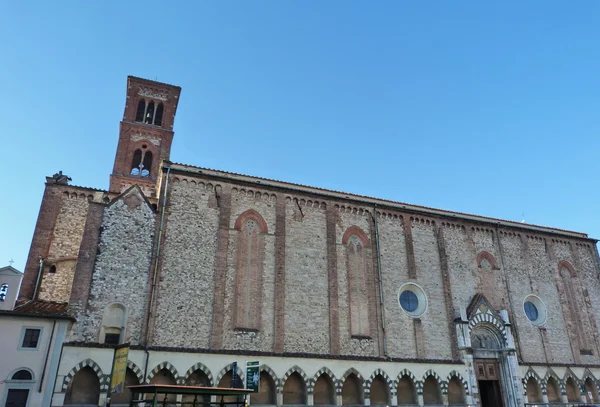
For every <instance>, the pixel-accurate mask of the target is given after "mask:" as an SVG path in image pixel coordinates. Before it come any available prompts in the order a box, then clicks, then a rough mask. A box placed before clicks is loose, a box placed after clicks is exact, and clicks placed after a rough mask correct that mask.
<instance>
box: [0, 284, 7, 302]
mask: <svg viewBox="0 0 600 407" xmlns="http://www.w3.org/2000/svg"><path fill="white" fill-rule="evenodd" d="M7 295H8V284H2V285H0V301H5V300H6V296H7Z"/></svg>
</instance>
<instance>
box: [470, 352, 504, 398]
mask: <svg viewBox="0 0 600 407" xmlns="http://www.w3.org/2000/svg"><path fill="white" fill-rule="evenodd" d="M475 372H476V373H477V384H478V387H479V399H480V401H481V407H503V403H502V391H501V386H500V374H499V371H498V361H497V360H495V359H478V360H476V361H475Z"/></svg>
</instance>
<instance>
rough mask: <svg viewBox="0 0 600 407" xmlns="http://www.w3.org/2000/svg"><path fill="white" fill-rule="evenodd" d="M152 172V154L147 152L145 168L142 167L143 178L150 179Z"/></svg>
mask: <svg viewBox="0 0 600 407" xmlns="http://www.w3.org/2000/svg"><path fill="white" fill-rule="evenodd" d="M151 170H152V152H151V151H146V152H145V153H144V166H143V167H142V177H149V176H150V171H151Z"/></svg>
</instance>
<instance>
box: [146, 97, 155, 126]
mask: <svg viewBox="0 0 600 407" xmlns="http://www.w3.org/2000/svg"><path fill="white" fill-rule="evenodd" d="M153 121H154V102H152V101H150V103H148V107H147V108H146V119H145V120H144V123H146V124H152V123H153Z"/></svg>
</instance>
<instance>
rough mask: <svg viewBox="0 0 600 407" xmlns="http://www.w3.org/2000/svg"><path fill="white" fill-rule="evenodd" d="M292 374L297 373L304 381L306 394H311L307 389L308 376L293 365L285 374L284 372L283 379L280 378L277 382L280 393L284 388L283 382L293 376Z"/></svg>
mask: <svg viewBox="0 0 600 407" xmlns="http://www.w3.org/2000/svg"><path fill="white" fill-rule="evenodd" d="M293 373H298V374H299V375H300V377H302V380H304V385H305V386H306V392H307V393H312V392H310V391H309V390H308V389H309V387H308V385H309V383H310V379H309V378H308V376H307V375H306V373H304V370H302V368H301V367H300V366H298V365H294V366H292V367H291V368H289V369H288V371H287V372H285V374H284V375H283V377H282V378H281V381H280V382H279V389H280V391H281V392H283V386H285V382H287V379H289V377H290V376H291V375H292V374H293Z"/></svg>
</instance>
